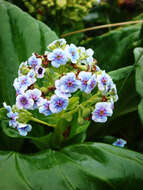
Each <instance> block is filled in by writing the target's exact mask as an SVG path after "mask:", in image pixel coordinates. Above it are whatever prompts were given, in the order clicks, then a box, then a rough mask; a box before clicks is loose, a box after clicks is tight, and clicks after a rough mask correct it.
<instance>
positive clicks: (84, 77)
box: [78, 71, 92, 92]
mask: <svg viewBox="0 0 143 190" xmlns="http://www.w3.org/2000/svg"><path fill="white" fill-rule="evenodd" d="M91 76H92V73H91V72H85V71H81V72H80V73H79V75H78V78H79V79H80V90H81V91H83V92H85V91H86V88H87V86H88V81H89V79H90V78H91Z"/></svg>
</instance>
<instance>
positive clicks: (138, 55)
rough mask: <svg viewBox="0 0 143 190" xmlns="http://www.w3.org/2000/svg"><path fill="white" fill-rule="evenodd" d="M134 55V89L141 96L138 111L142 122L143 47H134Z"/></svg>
mask: <svg viewBox="0 0 143 190" xmlns="http://www.w3.org/2000/svg"><path fill="white" fill-rule="evenodd" d="M134 55H135V63H136V90H137V92H138V94H139V95H140V97H141V101H140V104H139V105H138V112H139V116H140V119H141V122H142V124H143V48H136V49H135V50H134Z"/></svg>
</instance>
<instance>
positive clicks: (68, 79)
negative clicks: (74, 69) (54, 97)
mask: <svg viewBox="0 0 143 190" xmlns="http://www.w3.org/2000/svg"><path fill="white" fill-rule="evenodd" d="M57 82H58V85H57ZM57 82H56V83H55V86H56V88H57V89H58V90H60V91H63V92H67V93H74V92H76V91H77V90H78V88H79V85H80V82H79V81H78V80H77V79H76V75H75V74H74V73H68V74H67V75H65V76H63V77H62V78H61V79H60V80H59V81H57Z"/></svg>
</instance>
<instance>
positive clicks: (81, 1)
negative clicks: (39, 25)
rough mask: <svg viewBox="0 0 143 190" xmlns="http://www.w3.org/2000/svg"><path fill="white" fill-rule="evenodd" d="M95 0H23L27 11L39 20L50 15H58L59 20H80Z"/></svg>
mask: <svg viewBox="0 0 143 190" xmlns="http://www.w3.org/2000/svg"><path fill="white" fill-rule="evenodd" d="M97 2H98V1H97V0H56V1H55V0H40V1H36V0H30V1H27V0H24V4H25V6H26V7H27V8H28V12H29V13H31V14H33V15H34V16H36V18H37V19H39V20H44V21H45V20H46V18H47V17H48V16H50V15H52V16H60V18H61V20H62V18H64V19H65V20H66V19H68V20H71V21H80V20H82V19H83V18H84V16H86V15H87V14H88V11H89V9H90V8H91V7H92V6H93V4H95V3H97Z"/></svg>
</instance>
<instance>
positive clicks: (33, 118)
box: [31, 117, 56, 128]
mask: <svg viewBox="0 0 143 190" xmlns="http://www.w3.org/2000/svg"><path fill="white" fill-rule="evenodd" d="M31 121H34V122H36V123H40V124H43V125H46V126H48V127H54V128H55V127H56V125H54V124H49V123H47V122H45V121H41V120H39V119H37V118H35V117H31Z"/></svg>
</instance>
